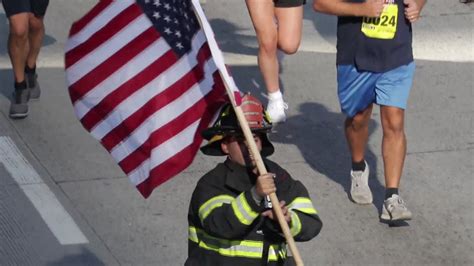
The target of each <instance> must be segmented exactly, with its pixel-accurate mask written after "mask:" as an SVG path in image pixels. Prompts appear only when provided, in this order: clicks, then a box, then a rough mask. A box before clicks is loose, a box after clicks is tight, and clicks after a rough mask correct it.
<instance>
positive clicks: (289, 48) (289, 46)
mask: <svg viewBox="0 0 474 266" xmlns="http://www.w3.org/2000/svg"><path fill="white" fill-rule="evenodd" d="M299 46H300V43H299V42H297V43H295V42H292V41H280V42H279V43H278V48H279V49H280V50H282V51H283V52H284V53H285V54H294V53H296V52H297V51H298V47H299Z"/></svg>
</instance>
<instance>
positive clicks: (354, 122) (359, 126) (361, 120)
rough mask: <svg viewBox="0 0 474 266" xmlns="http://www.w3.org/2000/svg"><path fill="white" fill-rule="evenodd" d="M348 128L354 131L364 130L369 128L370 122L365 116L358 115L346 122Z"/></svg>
mask: <svg viewBox="0 0 474 266" xmlns="http://www.w3.org/2000/svg"><path fill="white" fill-rule="evenodd" d="M346 127H350V128H351V129H352V130H354V131H360V130H364V129H366V128H368V127H369V120H368V119H366V117H365V116H362V115H356V116H354V117H352V118H348V119H347V120H346Z"/></svg>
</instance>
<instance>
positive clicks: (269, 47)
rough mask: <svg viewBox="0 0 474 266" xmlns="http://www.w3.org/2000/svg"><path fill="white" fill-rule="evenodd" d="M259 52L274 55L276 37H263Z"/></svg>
mask: <svg viewBox="0 0 474 266" xmlns="http://www.w3.org/2000/svg"><path fill="white" fill-rule="evenodd" d="M260 51H261V52H262V53H265V54H276V51H277V38H276V36H268V37H264V38H262V39H261V40H260Z"/></svg>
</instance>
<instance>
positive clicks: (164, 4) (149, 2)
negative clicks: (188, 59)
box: [137, 0, 200, 56]
mask: <svg viewBox="0 0 474 266" xmlns="http://www.w3.org/2000/svg"><path fill="white" fill-rule="evenodd" d="M137 3H138V4H139V5H140V6H141V7H142V9H143V11H144V12H145V13H146V15H147V16H148V18H149V19H150V21H151V23H152V24H153V26H154V27H155V28H156V29H157V30H158V32H159V33H160V34H161V36H162V37H163V38H164V39H165V40H166V42H167V43H168V44H169V46H170V47H172V49H173V50H174V52H175V53H177V54H178V55H179V56H182V55H184V54H186V53H187V52H188V51H189V50H190V49H191V47H192V45H191V42H192V40H193V39H194V36H195V34H196V32H197V31H198V30H199V28H200V26H199V22H198V21H197V19H196V17H195V14H194V11H193V10H192V8H191V5H190V2H189V0H137Z"/></svg>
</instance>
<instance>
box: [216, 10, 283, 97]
mask: <svg viewBox="0 0 474 266" xmlns="http://www.w3.org/2000/svg"><path fill="white" fill-rule="evenodd" d="M209 23H210V24H211V27H212V29H213V30H214V33H215V34H216V40H217V43H218V45H219V48H220V49H221V50H222V51H223V52H227V53H234V54H242V55H254V56H257V55H258V48H256V47H250V46H247V45H245V44H244V43H249V42H251V40H254V39H255V42H257V40H256V37H255V36H249V35H242V34H239V33H238V31H239V30H241V28H239V27H238V26H236V25H235V24H233V23H230V22H228V21H227V20H224V19H212V20H210V22H209ZM278 56H279V57H280V58H279V59H280V65H279V73H280V74H281V73H283V72H284V67H283V63H282V61H283V57H284V56H285V55H282V53H279V55H278ZM249 67H253V66H249ZM230 68H231V73H232V69H234V67H230ZM251 75H252V77H251V78H246V79H247V80H248V81H250V83H247V84H246V85H245V86H239V89H240V90H241V91H244V92H246V91H252V93H253V94H254V95H261V94H262V93H266V89H265V83H264V81H263V78H262V75H261V73H260V70H259V68H258V67H255V71H254V70H252V72H251ZM279 84H280V90H281V91H282V92H283V93H284V92H285V87H284V84H283V82H282V81H281V79H279ZM237 85H239V84H237ZM265 102H266V99H265V101H263V103H265Z"/></svg>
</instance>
